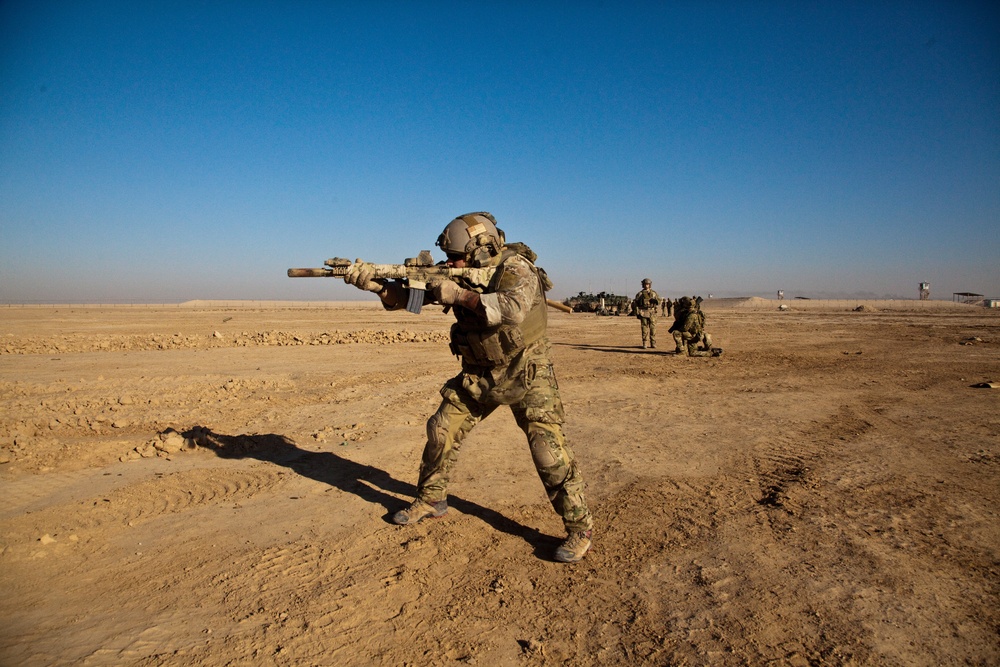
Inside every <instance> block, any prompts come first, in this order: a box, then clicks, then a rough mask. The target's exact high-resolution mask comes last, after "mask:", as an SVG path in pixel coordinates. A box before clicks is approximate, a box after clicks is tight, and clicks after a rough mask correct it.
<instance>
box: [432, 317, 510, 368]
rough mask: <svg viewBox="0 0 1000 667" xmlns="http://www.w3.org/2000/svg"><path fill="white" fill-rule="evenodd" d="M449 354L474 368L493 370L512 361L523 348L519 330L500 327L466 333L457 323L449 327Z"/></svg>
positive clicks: (508, 326) (505, 326) (506, 326)
mask: <svg viewBox="0 0 1000 667" xmlns="http://www.w3.org/2000/svg"><path fill="white" fill-rule="evenodd" d="M450 347H451V352H452V354H455V355H458V356H460V357H462V360H463V361H464V362H467V363H471V364H474V365H476V366H485V367H486V368H495V367H496V366H502V365H504V364H506V363H508V362H509V361H510V360H511V359H513V358H514V357H515V356H517V354H518V353H519V352H520V351H521V350H523V349H524V348H525V341H524V335H523V334H522V333H521V329H520V328H519V327H516V326H512V325H501V326H499V327H496V328H493V329H488V330H485V331H468V330H465V329H463V327H462V326H460V325H459V323H458V322H456V323H455V324H453V325H451V343H450Z"/></svg>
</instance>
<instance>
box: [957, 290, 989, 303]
mask: <svg viewBox="0 0 1000 667" xmlns="http://www.w3.org/2000/svg"><path fill="white" fill-rule="evenodd" d="M982 298H983V295H982V294H976V293H975V292H953V293H952V295H951V300H952V301H954V302H957V303H976V302H977V301H981V300H982Z"/></svg>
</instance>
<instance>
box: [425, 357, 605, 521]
mask: <svg viewBox="0 0 1000 667" xmlns="http://www.w3.org/2000/svg"><path fill="white" fill-rule="evenodd" d="M530 374H531V375H533V377H532V378H529V388H528V390H527V393H525V394H524V396H523V398H521V399H520V400H519V401H518V402H517V403H514V404H511V405H510V410H511V412H512V413H513V414H514V420H515V421H516V422H517V425H518V426H519V427H520V428H521V430H522V431H524V434H525V435H526V436H527V438H528V448H529V449H530V450H531V458H532V460H533V461H534V464H535V470H536V471H537V472H538V477H539V478H540V479H541V481H542V485H543V486H544V487H545V491H546V493H547V494H548V497H549V502H551V503H552V508H553V509H554V510H555V511H556V513H558V514H559V515H560V516H561V517H562V520H563V524H564V525H565V527H566V530H567V532H575V531H581V530H590V529H591V527H592V525H593V520H592V518H591V514H590V510H589V509H587V503H586V500H585V499H584V482H583V475H582V474H581V472H580V469H579V467H578V466H577V463H576V457H575V456H574V454H573V450H572V449H571V448H570V446H569V445H568V444H567V443H566V438H565V437H564V435H563V432H562V426H561V424H562V423H563V406H562V400H561V399H560V397H559V387H558V385H557V384H556V378H555V373H554V371H553V369H552V365H551V363H550V362H549V361H548V358H547V357H546V356H542V357H540V358H536V360H535V363H534V371H533V372H531V373H530ZM470 379H471V380H472V382H471V384H473V385H474V384H475V380H476V379H478V377H477V376H476V375H472V376H470V374H469V373H467V372H463V373H461V374H459V375H458V376H456V377H454V378H452V379H451V380H449V381H448V382H446V383H445V385H444V387H442V388H441V395H442V397H443V399H444V400H442V401H441V405H440V406H439V407H438V409H437V411H436V412H435V413H434V414H433V415H432V416H431V418H430V419H428V420H427V445H426V446H425V447H424V453H423V458H422V460H421V463H420V479H419V482H418V484H417V496H418V497H419V498H420V499H421V500H423V501H424V502H427V503H435V502H438V501H441V500H445V499H446V498H447V496H448V481H449V478H450V475H451V471H452V469H453V468H454V466H455V464H456V462H457V461H458V454H459V450H460V449H461V446H462V441H463V440H464V439H465V436H466V435H468V434H469V431H471V430H472V429H473V427H475V425H476V424H478V423H479V422H480V421H482V420H483V419H485V418H486V417H488V416H489V415H490V414H492V413H493V411H494V410H496V409H497V408H498V407H500V406H501V405H503V404H502V403H498V402H495V401H488V400H487V401H482V400H478V399H477V398H474V397H473V395H472V393H470V391H469V390H468V387H469V386H470Z"/></svg>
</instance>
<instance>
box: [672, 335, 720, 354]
mask: <svg viewBox="0 0 1000 667" xmlns="http://www.w3.org/2000/svg"><path fill="white" fill-rule="evenodd" d="M699 343H701V344H702V347H701V348H699V347H698V344H699ZM674 344H675V345H676V346H677V349H676V352H677V353H678V354H680V353H683V352H685V351H686V352H687V355H688V356H689V357H710V356H712V335H711V334H709V333H705V332H702V333H698V334H691V333H688V332H686V331H675V332H674Z"/></svg>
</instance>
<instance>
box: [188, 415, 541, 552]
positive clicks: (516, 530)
mask: <svg viewBox="0 0 1000 667" xmlns="http://www.w3.org/2000/svg"><path fill="white" fill-rule="evenodd" d="M182 435H183V436H184V437H185V438H190V439H191V440H193V441H194V442H195V443H196V444H197V445H198V446H199V447H202V448H204V449H208V450H211V451H213V452H215V454H216V455H217V456H218V457H220V458H224V459H244V458H252V459H257V460H258V461H267V462H268V463H274V464H276V465H280V466H284V467H286V468H288V469H290V470H292V471H293V472H295V473H297V474H299V475H302V476H303V477H308V478H309V479H313V480H316V481H317V482H321V483H323V484H328V485H329V486H332V487H334V488H336V489H340V490H341V491H344V492H346V493H351V494H354V495H356V496H358V497H359V498H361V499H362V500H364V501H366V502H369V503H372V504H373V505H381V506H382V508H383V509H385V511H386V513H385V515H383V517H382V519H383V521H385V522H386V523H392V520H391V517H392V515H393V514H394V513H395V512H396V511H397V510H400V509H402V508H403V507H404V506H405V505H406V504H407V503H408V502H409V501H408V500H401V499H400V497H399V496H402V497H404V498H413V497H414V496H415V495H416V492H417V489H416V487H415V486H414V485H413V484H409V483H407V482H401V481H399V480H398V479H395V478H394V477H392V475H390V474H389V473H387V472H386V471H384V470H380V469H379V468H376V467H374V466H370V465H367V464H364V463H357V462H355V461H351V460H350V459H346V458H344V457H342V456H338V455H336V454H334V453H333V452H310V451H306V450H304V449H301V448H300V447H298V446H297V445H296V444H295V443H294V442H292V441H291V440H290V439H288V438H287V437H285V436H283V435H277V434H275V433H264V434H245V435H225V434H221V433H215V432H213V431H212V430H211V429H208V428H205V427H202V426H195V427H193V428H191V429H189V430H187V431H185V432H184V433H183V434H182ZM448 506H449V507H451V508H454V509H456V510H458V511H459V512H461V513H462V514H468V515H470V516H474V517H476V518H478V519H480V520H481V521H483V522H484V523H486V524H487V525H489V526H491V527H492V528H493V529H494V530H498V531H500V532H504V533H507V534H509V535H514V536H516V537H521V538H523V539H524V540H525V541H526V542H527V543H528V544H530V545H531V546H532V548H534V550H535V555H536V556H538V557H540V558H541V557H547V555H548V554H551V553H552V551H553V549H554V547H555V545H556V544H558V542H559V540H558V539H557V538H555V537H552V536H550V535H545V534H544V533H542V532H540V531H538V530H537V529H535V528H530V527H528V526H525V525H524V524H521V523H518V522H517V521H514V520H513V519H509V518H507V517H505V516H504V515H503V514H501V513H500V512H497V511H496V510H492V509H489V508H488V507H483V506H482V505H480V504H478V503H475V502H472V501H470V500H465V499H463V498H460V497H458V496H455V495H449V496H448Z"/></svg>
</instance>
